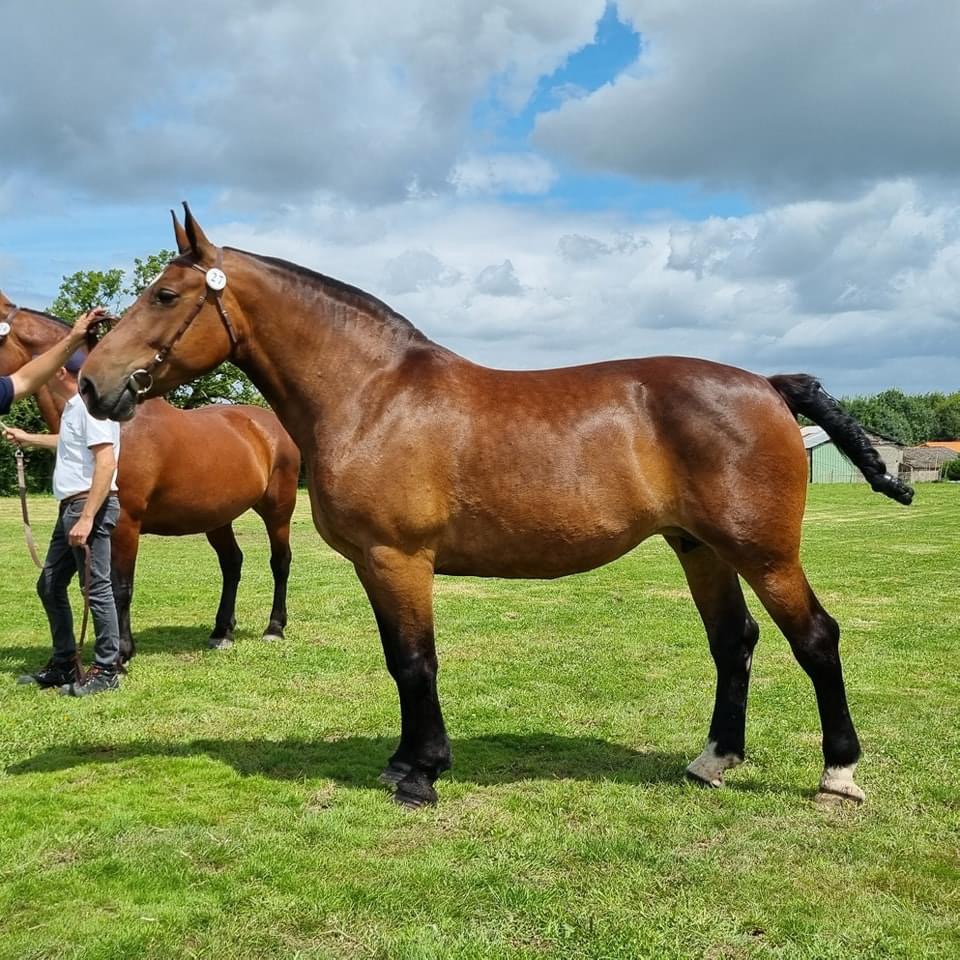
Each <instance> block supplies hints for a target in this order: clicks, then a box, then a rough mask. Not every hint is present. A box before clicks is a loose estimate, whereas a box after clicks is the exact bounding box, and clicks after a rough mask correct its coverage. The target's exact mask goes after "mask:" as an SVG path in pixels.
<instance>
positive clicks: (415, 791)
mask: <svg viewBox="0 0 960 960" xmlns="http://www.w3.org/2000/svg"><path fill="white" fill-rule="evenodd" d="M357 575H358V576H359V577H360V581H361V583H363V586H364V588H365V589H366V591H367V596H368V597H369V598H370V605H371V606H372V607H373V612H374V614H375V616H376V618H377V626H378V627H379V628H380V639H381V641H382V643H383V652H384V656H385V658H386V661H387V669H388V670H389V671H390V675H391V676H392V677H393V679H394V680H395V681H396V684H397V692H398V693H399V695H400V745H399V747H398V748H397V750H396V752H395V753H394V755H393V756H392V757H391V758H390V763H389V765H388V766H387V769H386V770H385V771H384V776H383V779H384V780H385V781H388V782H391V783H396V788H397V789H396V793H395V795H394V799H395V800H396V801H397V803H399V804H401V805H402V806H405V807H420V806H423V805H424V804H428V803H436V802H437V792H436V790H435V789H434V786H433V784H434V781H435V780H436V779H437V777H439V776H440V774H441V773H443V771H444V770H447V769H449V767H450V763H451V755H450V741H449V740H448V739H447V732H446V729H445V728H444V724H443V714H442V713H441V711H440V700H439V698H438V696H437V652H436V647H435V646H434V638H433V562H432V560H431V559H430V558H429V557H426V556H423V555H415V556H408V555H407V554H404V553H402V552H400V551H398V550H394V549H392V548H387V547H375V548H373V549H372V550H370V551H369V552H368V553H367V556H366V558H365V562H364V563H363V564H362V565H360V564H358V565H357Z"/></svg>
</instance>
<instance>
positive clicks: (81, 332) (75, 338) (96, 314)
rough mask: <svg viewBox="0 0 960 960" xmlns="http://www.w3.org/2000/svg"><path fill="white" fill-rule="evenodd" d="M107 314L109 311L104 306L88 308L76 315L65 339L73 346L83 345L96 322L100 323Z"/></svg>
mask: <svg viewBox="0 0 960 960" xmlns="http://www.w3.org/2000/svg"><path fill="white" fill-rule="evenodd" d="M107 316H109V311H108V310H107V308H106V307H94V308H93V309H92V310H88V311H87V312H86V313H84V314H82V315H81V316H79V317H77V319H76V321H75V322H74V324H73V327H72V328H71V330H70V333H69V334H67V339H68V340H69V342H70V344H71V345H72V346H73V347H80V346H83V345H84V344H85V343H86V342H87V336H88V335H89V334H90V333H91V332H92V331H93V330H94V329H95V328H96V326H97V324H98V323H101V322H102V321H103V319H104V318H106V317H107Z"/></svg>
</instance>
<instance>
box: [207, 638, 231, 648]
mask: <svg viewBox="0 0 960 960" xmlns="http://www.w3.org/2000/svg"><path fill="white" fill-rule="evenodd" d="M207 646H208V647H209V648H210V649H211V650H229V649H230V648H231V647H232V646H233V640H231V639H230V637H211V638H210V639H209V640H208V641H207Z"/></svg>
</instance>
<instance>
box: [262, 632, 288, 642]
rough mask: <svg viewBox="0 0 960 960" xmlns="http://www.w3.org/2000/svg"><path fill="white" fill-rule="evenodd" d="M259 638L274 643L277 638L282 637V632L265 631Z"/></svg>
mask: <svg viewBox="0 0 960 960" xmlns="http://www.w3.org/2000/svg"><path fill="white" fill-rule="evenodd" d="M261 639H262V640H263V641H265V642H266V643H276V642H277V641H278V640H282V639H283V634H282V633H265V634H264V635H263V636H262V637H261Z"/></svg>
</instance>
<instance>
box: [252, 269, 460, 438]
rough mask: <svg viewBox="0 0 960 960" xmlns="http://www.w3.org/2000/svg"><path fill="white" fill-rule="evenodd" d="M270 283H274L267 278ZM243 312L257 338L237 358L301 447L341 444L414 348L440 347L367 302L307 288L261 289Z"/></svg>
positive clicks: (438, 348) (254, 337) (437, 348)
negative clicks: (341, 436) (326, 442)
mask: <svg viewBox="0 0 960 960" xmlns="http://www.w3.org/2000/svg"><path fill="white" fill-rule="evenodd" d="M268 282H269V281H268ZM257 303H258V304H260V305H261V306H259V307H257V306H254V307H253V309H249V308H248V307H246V306H245V308H244V310H245V313H246V314H247V316H248V317H249V318H250V321H251V323H250V327H251V340H250V341H249V342H248V343H247V344H246V345H245V347H244V350H243V353H242V356H241V357H240V358H239V359H238V365H239V366H241V367H242V368H243V369H244V370H245V371H246V372H247V373H248V374H249V376H250V378H251V379H252V380H253V382H254V384H256V386H257V388H258V389H259V390H260V392H261V393H262V394H263V395H264V397H265V398H266V399H267V401H268V402H269V403H270V405H271V406H272V407H273V409H274V411H275V412H276V413H277V415H278V416H279V418H280V420H281V422H282V423H283V425H284V427H285V428H286V429H287V432H288V433H290V435H291V436H292V437H293V438H294V439H295V440H296V441H297V443H298V444H299V446H300V447H301V449H304V450H312V449H314V448H315V446H316V442H317V440H318V438H319V437H321V436H325V437H326V439H328V440H329V441H331V442H333V443H336V440H337V437H336V434H337V433H338V431H339V432H343V431H348V430H349V429H351V428H352V424H353V422H354V421H355V419H356V417H357V412H358V410H360V409H362V406H361V405H360V403H359V401H360V398H361V395H362V398H363V401H364V405H369V404H373V403H375V402H376V398H375V396H373V394H374V393H375V392H376V390H377V389H378V388H379V386H380V385H382V384H384V383H385V381H386V380H388V379H389V378H388V377H387V378H385V377H384V376H382V375H385V374H387V373H388V372H389V371H390V370H392V369H395V368H396V367H397V365H398V364H400V363H401V362H402V361H403V359H404V357H405V356H407V355H408V352H409V351H410V349H411V348H415V347H420V348H422V347H424V346H428V347H430V348H432V349H436V350H441V349H442V348H440V347H438V346H437V345H436V344H432V343H431V342H430V341H429V340H427V339H426V338H425V337H423V336H422V335H421V334H419V333H418V332H417V331H416V330H415V329H414V328H412V327H410V328H406V327H404V326H403V325H402V323H400V324H395V323H394V322H393V321H391V320H390V319H389V318H387V317H384V316H379V315H378V313H377V311H376V309H371V310H369V311H368V310H367V309H366V308H365V307H364V305H363V304H359V305H358V304H356V303H349V302H341V301H339V300H337V299H336V298H335V297H332V296H326V295H325V294H323V293H316V292H315V291H312V290H311V291H309V293H308V294H306V295H305V294H297V295H293V296H292V298H291V294H290V293H289V291H287V292H286V295H285V296H284V291H281V290H277V291H275V292H270V291H267V292H266V295H264V293H263V292H261V294H260V296H259V297H258V299H257Z"/></svg>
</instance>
